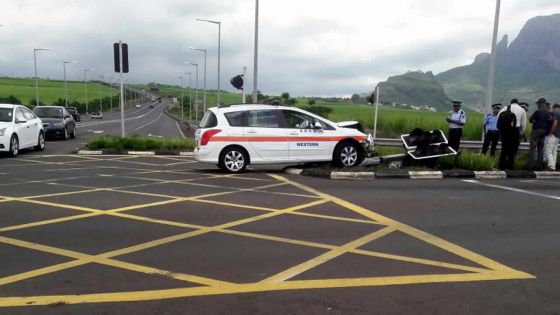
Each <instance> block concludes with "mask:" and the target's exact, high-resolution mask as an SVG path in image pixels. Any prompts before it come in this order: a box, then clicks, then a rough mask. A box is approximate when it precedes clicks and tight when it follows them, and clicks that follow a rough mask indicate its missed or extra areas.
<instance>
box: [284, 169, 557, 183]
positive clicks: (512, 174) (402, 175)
mask: <svg viewBox="0 0 560 315" xmlns="http://www.w3.org/2000/svg"><path fill="white" fill-rule="evenodd" d="M284 173H286V174H289V175H301V176H310V177H321V178H329V179H332V180H355V181H360V180H363V181H366V180H375V179H417V180H418V179H507V178H512V179H516V178H517V179H521V178H539V179H560V172H532V171H506V172H504V171H485V172H479V171H466V170H449V171H402V172H389V173H374V172H331V171H329V170H322V169H298V168H293V167H288V168H286V169H285V170H284Z"/></svg>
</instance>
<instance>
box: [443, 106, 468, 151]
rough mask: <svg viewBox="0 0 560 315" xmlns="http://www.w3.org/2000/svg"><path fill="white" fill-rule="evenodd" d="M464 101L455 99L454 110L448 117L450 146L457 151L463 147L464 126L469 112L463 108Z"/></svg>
mask: <svg viewBox="0 0 560 315" xmlns="http://www.w3.org/2000/svg"><path fill="white" fill-rule="evenodd" d="M461 104H462V102H459V101H453V112H452V113H451V115H450V116H449V117H447V122H448V123H449V139H448V140H449V146H450V147H451V148H453V149H454V150H455V151H457V152H458V151H459V148H460V147H461V138H462V137H463V127H464V126H465V124H466V123H467V114H465V112H464V111H463V110H462V109H461Z"/></svg>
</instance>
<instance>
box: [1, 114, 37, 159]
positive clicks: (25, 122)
mask: <svg viewBox="0 0 560 315" xmlns="http://www.w3.org/2000/svg"><path fill="white" fill-rule="evenodd" d="M25 148H35V150H38V151H40V150H44V149H45V131H44V130H43V122H42V121H41V119H40V118H39V117H37V116H36V115H35V114H34V113H33V112H32V111H30V110H29V109H28V108H27V107H25V106H21V105H11V104H0V152H8V154H9V155H10V156H16V155H18V153H19V150H20V149H25Z"/></svg>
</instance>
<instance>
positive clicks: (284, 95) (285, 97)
mask: <svg viewBox="0 0 560 315" xmlns="http://www.w3.org/2000/svg"><path fill="white" fill-rule="evenodd" d="M280 99H281V100H282V101H283V102H284V104H288V100H290V93H288V92H284V93H282V95H280Z"/></svg>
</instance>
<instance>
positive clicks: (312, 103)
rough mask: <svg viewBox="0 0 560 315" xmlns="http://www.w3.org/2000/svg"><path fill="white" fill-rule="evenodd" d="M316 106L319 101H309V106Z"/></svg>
mask: <svg viewBox="0 0 560 315" xmlns="http://www.w3.org/2000/svg"><path fill="white" fill-rule="evenodd" d="M315 104H317V101H316V100H309V101H307V105H309V106H313V105H315Z"/></svg>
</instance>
